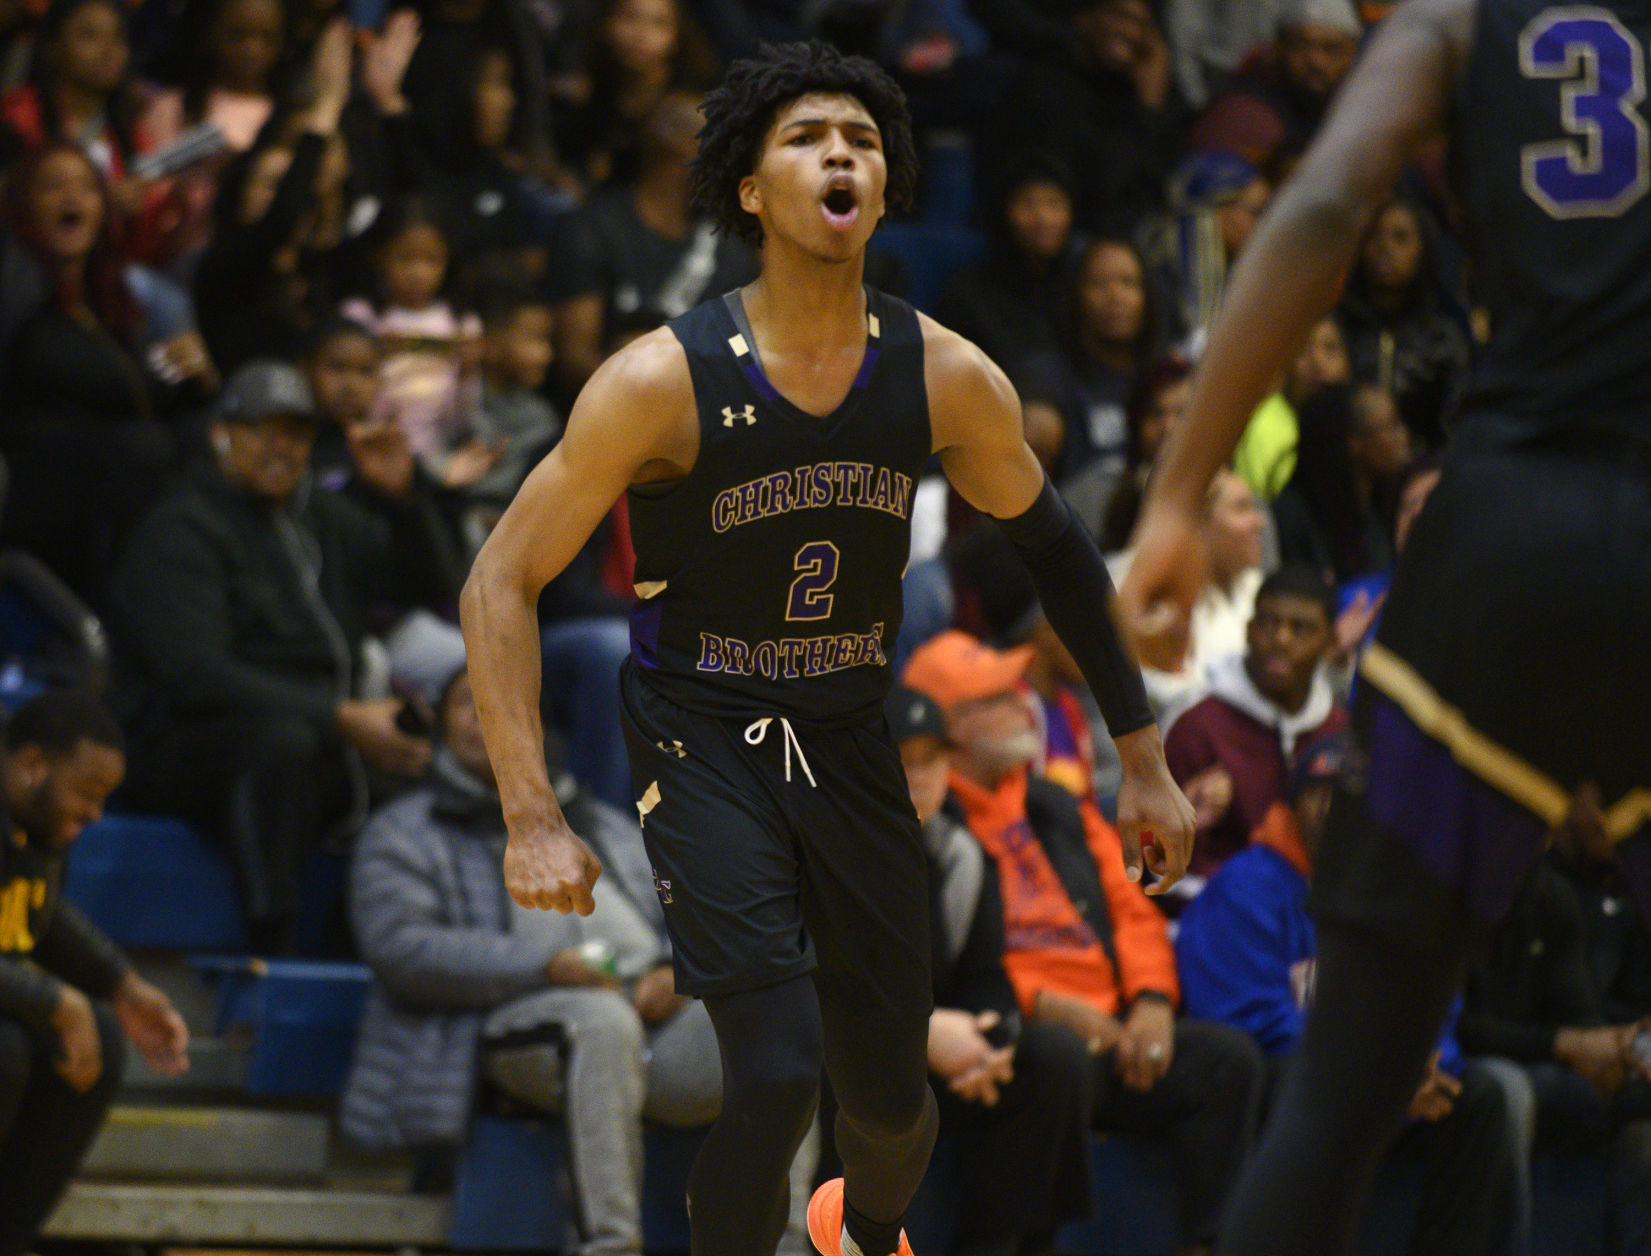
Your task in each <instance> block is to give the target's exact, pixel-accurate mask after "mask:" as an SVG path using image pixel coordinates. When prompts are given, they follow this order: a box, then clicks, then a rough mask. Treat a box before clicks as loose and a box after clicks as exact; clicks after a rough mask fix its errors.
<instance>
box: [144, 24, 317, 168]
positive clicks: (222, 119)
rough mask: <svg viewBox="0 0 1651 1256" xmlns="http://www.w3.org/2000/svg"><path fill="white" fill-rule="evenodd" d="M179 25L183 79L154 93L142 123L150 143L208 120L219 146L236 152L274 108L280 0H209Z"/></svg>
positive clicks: (282, 28)
mask: <svg viewBox="0 0 1651 1256" xmlns="http://www.w3.org/2000/svg"><path fill="white" fill-rule="evenodd" d="M194 16H196V17H197V18H198V19H199V20H200V25H198V26H196V27H194V28H193V29H190V28H188V27H184V28H181V31H180V33H181V34H182V36H183V38H184V39H185V40H187V41H188V42H189V45H190V55H189V56H188V57H187V59H185V60H184V63H183V66H182V69H183V72H184V73H183V85H182V86H181V87H178V88H172V89H168V90H166V91H163V92H160V93H157V94H156V95H155V97H154V98H153V99H152V100H151V102H150V104H149V108H148V110H147V111H146V112H145V114H144V128H145V130H146V131H147V132H148V134H149V136H150V138H151V139H152V141H153V142H154V143H156V144H157V145H162V144H167V143H169V142H171V141H172V140H175V139H176V138H177V137H178V136H179V135H181V134H182V133H183V132H184V131H185V130H186V129H188V128H189V127H192V126H198V125H200V124H201V123H203V122H209V123H211V124H212V125H213V126H215V127H216V128H217V129H218V132H219V134H220V135H221V136H222V137H223V143H224V147H225V148H226V149H227V150H228V151H229V152H232V153H244V152H246V151H247V150H248V149H250V148H251V147H252V145H253V142H254V141H255V140H256V139H257V138H258V132H260V131H261V130H263V129H264V124H265V123H266V122H268V121H269V119H270V115H271V114H272V113H273V112H274V109H275V96H276V88H277V83H276V70H277V68H278V67H279V66H280V64H281V56H282V52H283V50H284V49H285V47H286V37H287V15H286V9H285V6H283V5H282V4H281V3H280V0H217V3H215V4H214V5H213V6H212V9H211V11H210V12H202V13H199V14H196V15H194Z"/></svg>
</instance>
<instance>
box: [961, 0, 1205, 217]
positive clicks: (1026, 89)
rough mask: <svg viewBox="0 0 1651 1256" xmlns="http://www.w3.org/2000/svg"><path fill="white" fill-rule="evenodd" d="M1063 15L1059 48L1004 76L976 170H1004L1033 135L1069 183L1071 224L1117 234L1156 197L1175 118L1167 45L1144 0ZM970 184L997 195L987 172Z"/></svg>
mask: <svg viewBox="0 0 1651 1256" xmlns="http://www.w3.org/2000/svg"><path fill="white" fill-rule="evenodd" d="M1068 22H1069V25H1068V34H1067V36H1066V39H1065V41H1064V43H1063V45H1062V47H1061V48H1060V50H1059V51H1058V52H1056V53H1055V54H1054V55H1052V56H1050V57H1048V58H1047V59H1046V60H1042V61H1039V62H1037V63H1034V64H1030V65H1028V66H1027V67H1026V69H1025V71H1024V72H1023V73H1022V75H1021V76H1020V77H1019V78H1018V79H1017V80H1015V81H1014V84H1013V86H1012V87H1011V89H1010V91H1009V96H1008V100H1007V102H1006V107H1005V108H1004V109H1003V110H1002V111H1001V116H1000V117H999V118H998V119H997V121H996V125H995V127H994V128H993V130H992V131H991V132H990V133H989V134H988V137H987V142H986V144H985V146H984V153H983V155H984V157H985V160H984V161H983V162H981V163H980V165H979V167H978V168H979V169H980V170H982V171H984V172H991V171H993V170H998V171H1004V172H1007V171H1008V170H1010V169H1012V168H1013V166H1014V161H1013V157H1014V155H1015V154H1017V153H1020V152H1022V151H1024V149H1025V145H1026V137H1027V136H1029V135H1036V136H1037V137H1038V142H1039V146H1040V147H1041V148H1043V149H1044V150H1045V151H1047V152H1050V153H1054V154H1057V155H1058V156H1059V157H1060V158H1061V160H1062V161H1064V162H1065V163H1066V166H1067V168H1068V169H1069V170H1071V171H1072V172H1073V174H1074V176H1075V177H1076V179H1077V181H1078V192H1077V198H1076V213H1077V223H1078V226H1079V228H1080V229H1081V230H1083V231H1085V232H1089V233H1093V234H1097V235H1100V234H1106V235H1114V236H1118V237H1120V238H1124V239H1127V238H1129V237H1130V235H1131V234H1132V233H1133V232H1134V230H1135V228H1136V226H1137V225H1138V224H1139V223H1140V221H1141V219H1142V218H1143V217H1144V216H1145V215H1146V214H1147V213H1149V212H1150V211H1152V210H1154V209H1157V208H1159V207H1160V206H1161V205H1162V204H1163V200H1164V179H1165V176H1166V175H1168V173H1169V169H1170V163H1171V161H1172V159H1173V156H1174V153H1175V151H1176V139H1177V136H1178V133H1179V130H1180V127H1181V124H1182V122H1183V120H1184V117H1185V108H1184V106H1183V105H1182V103H1181V99H1180V97H1179V95H1178V94H1177V93H1176V90H1175V84H1174V82H1173V81H1172V79H1171V76H1170V54H1169V46H1168V45H1167V44H1166V43H1165V42H1164V36H1163V32H1162V31H1160V30H1159V29H1158V22H1157V19H1156V17H1154V15H1153V9H1152V6H1151V5H1150V4H1148V3H1147V0H1079V3H1076V4H1074V5H1073V6H1072V8H1071V10H1070V17H1069V19H1068ZM980 191H981V192H982V193H983V194H984V195H985V197H986V199H985V200H984V201H983V203H984V204H990V203H993V202H995V201H996V200H997V199H998V198H999V197H1001V195H1002V193H1001V191H1000V189H999V188H998V187H996V186H994V185H993V184H992V181H991V179H990V178H985V179H982V181H981V187H980Z"/></svg>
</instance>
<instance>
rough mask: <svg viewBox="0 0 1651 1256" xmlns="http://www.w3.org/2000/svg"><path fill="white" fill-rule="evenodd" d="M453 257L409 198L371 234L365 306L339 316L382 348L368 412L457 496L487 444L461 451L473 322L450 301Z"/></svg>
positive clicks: (483, 464) (427, 205)
mask: <svg viewBox="0 0 1651 1256" xmlns="http://www.w3.org/2000/svg"><path fill="white" fill-rule="evenodd" d="M451 260H452V251H451V249H450V248H449V247H448V242H447V228H446V226H445V224H444V223H443V222H442V221H441V219H440V217H439V216H438V214H437V211H436V207H435V205H434V204H433V203H431V202H430V201H428V200H426V199H424V198H421V197H407V198H404V199H402V200H400V201H398V202H397V203H396V204H395V205H393V206H392V207H390V208H389V209H388V210H387V211H386V212H385V214H384V215H383V216H382V217H381V218H380V219H379V221H378V222H377V223H376V224H374V229H373V236H372V272H373V284H374V289H375V290H374V293H373V296H372V297H371V299H367V298H359V297H358V298H354V299H352V300H349V301H346V302H345V303H344V305H343V307H342V309H341V310H340V313H342V314H343V315H344V316H345V317H346V318H353V319H355V320H356V321H357V322H360V323H362V324H364V325H366V326H367V327H370V328H372V330H373V331H374V332H375V333H376V334H377V336H378V338H379V340H380V341H382V342H383V344H384V362H383V365H382V366H381V367H380V388H379V394H378V400H377V402H376V403H375V404H376V405H377V407H378V408H379V410H380V411H381V412H382V413H384V414H386V415H388V416H391V417H393V418H394V419H395V421H396V422H397V423H398V424H400V426H401V430H402V431H403V432H405V433H406V434H407V442H408V444H409V445H411V446H412V449H413V453H414V454H415V455H416V456H417V457H418V458H419V460H420V461H421V462H423V463H424V465H425V467H426V468H427V469H428V470H429V471H430V472H431V474H433V475H435V476H436V477H437V478H438V479H440V480H441V482H442V483H443V484H445V485H446V486H447V487H448V488H451V489H458V490H463V489H466V488H468V487H469V486H470V485H472V484H474V483H475V482H476V481H477V480H478V479H480V478H481V477H482V476H483V475H485V474H487V472H488V471H489V470H491V469H492V467H493V465H494V462H495V458H494V456H493V453H492V451H490V450H489V449H488V447H487V446H486V444H485V443H482V442H479V441H477V440H474V439H472V440H470V441H468V442H464V443H460V442H459V440H458V437H459V436H460V435H461V434H463V433H465V432H466V431H468V430H469V429H470V427H471V417H470V416H471V412H472V411H473V410H474V408H475V403H476V396H475V394H476V389H477V383H478V381H477V380H476V378H475V366H476V362H477V358H478V356H479V350H480V347H481V330H482V328H481V321H480V320H479V319H478V318H477V317H476V316H475V315H474V314H473V313H471V312H469V311H467V310H466V311H461V310H458V309H455V307H454V305H453V303H452V302H451V301H450V300H449V299H448V292H449V285H448V271H449V263H450V262H451Z"/></svg>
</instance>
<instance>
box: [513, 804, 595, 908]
mask: <svg viewBox="0 0 1651 1256" xmlns="http://www.w3.org/2000/svg"><path fill="white" fill-rule="evenodd" d="M601 875H602V861H601V860H600V859H598V858H597V857H596V856H595V855H593V854H592V853H591V849H590V847H589V846H586V845H585V844H584V842H582V841H580V840H579V838H578V836H577V835H576V834H575V833H574V832H573V830H572V829H570V828H568V827H567V826H566V825H565V824H563V825H559V826H557V827H556V828H554V829H535V830H528V831H526V832H523V833H514V832H513V833H511V835H510V841H509V842H508V843H507V844H506V846H505V849H504V884H505V889H507V890H508V891H509V892H510V897H511V898H513V899H515V900H516V902H518V903H519V904H521V905H522V906H523V907H541V908H545V909H548V910H550V911H559V912H570V911H574V912H578V913H579V914H580V915H581V916H588V915H590V914H591V911H592V910H593V909H594V908H595V906H596V904H595V902H594V901H593V900H592V898H591V887H592V886H594V885H595V884H596V878H597V877H599V876H601Z"/></svg>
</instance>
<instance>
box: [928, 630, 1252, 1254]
mask: <svg viewBox="0 0 1651 1256" xmlns="http://www.w3.org/2000/svg"><path fill="white" fill-rule="evenodd" d="M1032 656H1033V651H1032V650H1031V649H1030V648H1027V647H1023V648H1021V649H1016V650H1009V651H998V650H994V649H992V648H991V647H989V646H987V645H985V644H984V643H982V642H980V641H978V640H976V639H975V638H974V637H971V636H969V635H968V634H966V633H962V632H956V631H952V632H945V633H942V634H940V636H938V637H936V638H934V639H933V640H931V641H929V642H928V643H927V644H925V645H923V646H921V647H920V648H919V649H917V650H916V651H915V652H914V653H913V654H912V657H911V659H910V661H909V662H908V663H907V665H906V671H905V675H904V677H903V679H904V682H905V683H906V685H908V686H909V687H911V688H912V689H915V690H917V691H919V692H921V693H925V694H927V695H928V696H929V697H931V698H933V699H934V701H935V702H936V703H937V704H938V705H939V707H940V708H941V710H942V711H943V712H944V715H945V726H946V733H947V736H948V737H949V739H950V740H951V742H952V749H951V752H950V760H951V773H950V778H949V779H950V788H951V792H952V796H953V797H954V798H955V799H956V800H957V803H958V805H959V806H960V808H961V810H962V812H963V815H964V817H965V819H966V820H967V823H968V826H969V829H970V831H971V832H972V833H973V834H974V836H975V838H976V840H977V841H978V842H979V843H980V845H981V847H982V848H983V849H984V850H985V852H986V854H987V855H988V856H990V862H991V863H992V864H993V865H994V866H995V868H996V871H997V875H998V881H999V883H1000V885H1001V889H1002V895H1003V916H1004V967H1005V969H1006V971H1007V973H1008V976H1009V980H1010V982H1011V984H1012V985H1013V987H1014V991H1015V997H1016V1001H1017V1005H1018V1007H1019V1009H1020V1012H1021V1014H1022V1016H1023V1017H1024V1018H1025V1020H1026V1022H1027V1023H1028V1024H1029V1025H1059V1026H1063V1027H1065V1028H1067V1029H1069V1030H1071V1031H1072V1032H1074V1033H1076V1034H1077V1035H1078V1037H1079V1038H1080V1039H1082V1040H1083V1041H1084V1042H1085V1043H1086V1044H1087V1045H1088V1048H1089V1051H1090V1054H1091V1055H1092V1056H1093V1057H1094V1060H1095V1063H1094V1067H1093V1068H1092V1071H1091V1073H1092V1084H1093V1087H1094V1094H1093V1101H1092V1108H1091V1123H1092V1125H1093V1127H1094V1128H1096V1129H1099V1130H1108V1131H1113V1130H1128V1131H1132V1132H1154V1133H1167V1134H1169V1135H1170V1136H1171V1137H1172V1138H1173V1139H1174V1140H1175V1143H1176V1149H1177V1155H1176V1157H1175V1160H1176V1167H1177V1178H1178V1183H1177V1184H1178V1186H1179V1191H1180V1201H1181V1218H1180V1219H1181V1235H1182V1241H1183V1243H1184V1244H1185V1245H1186V1247H1187V1249H1188V1250H1192V1251H1197V1250H1200V1248H1201V1245H1208V1244H1210V1243H1212V1242H1213V1240H1214V1238H1215V1231H1216V1223H1217V1221H1218V1219H1219V1217H1220V1214H1221V1208H1222V1205H1223V1203H1224V1202H1225V1200H1226V1197H1227V1193H1228V1191H1229V1190H1230V1188H1231V1186H1232V1184H1233V1182H1234V1180H1235V1178H1236V1176H1237V1172H1238V1168H1239V1165H1240V1163H1241V1162H1242V1160H1243V1157H1244V1153H1245V1151H1246V1150H1247V1149H1248V1147H1249V1143H1250V1140H1251V1137H1252V1135H1253V1133H1254V1130H1255V1121H1256V1115H1257V1111H1258V1108H1259V1106H1260V1099H1261V1091H1262V1082H1263V1076H1264V1072H1263V1064H1262V1060H1261V1056H1260V1052H1259V1051H1258V1050H1257V1049H1256V1047H1255V1044H1254V1043H1253V1042H1251V1041H1250V1040H1249V1038H1248V1037H1247V1036H1246V1035H1244V1034H1241V1033H1238V1032H1236V1031H1234V1030H1231V1029H1228V1028H1226V1027H1225V1026H1220V1025H1211V1024H1205V1023H1202V1022H1197V1021H1177V1020H1176V1018H1175V1004H1176V1002H1177V1000H1178V999H1179V997H1180V989H1179V985H1178V983H1177V981H1176V974H1175V955H1174V951H1173V949H1172V947H1171V946H1170V941H1169V937H1168V934H1167V931H1166V929H1165V925H1164V919H1163V917H1162V916H1161V915H1160V914H1159V913H1158V911H1157V909H1156V908H1155V907H1154V906H1153V905H1152V903H1151V902H1149V901H1148V899H1147V897H1146V895H1145V893H1144V892H1143V891H1142V889H1141V887H1140V886H1139V885H1137V884H1135V883H1132V882H1131V881H1129V880H1128V878H1127V877H1126V875H1125V872H1124V858H1123V848H1122V844H1121V841H1120V839H1119V836H1118V832H1117V830H1116V829H1114V828H1113V827H1112V826H1111V825H1109V824H1107V822H1106V821H1105V820H1104V819H1103V818H1102V816H1101V814H1100V812H1099V811H1098V810H1097V809H1096V808H1095V807H1094V805H1093V804H1091V803H1088V802H1084V801H1081V800H1079V799H1076V798H1074V797H1073V796H1072V795H1071V794H1070V793H1068V792H1067V791H1066V790H1064V789H1062V788H1061V787H1060V786H1059V785H1055V784H1053V783H1051V782H1048V781H1044V780H1040V779H1038V778H1037V777H1035V776H1034V775H1033V774H1032V773H1031V771H1030V770H1029V765H1030V764H1031V762H1032V760H1033V759H1034V757H1035V756H1036V755H1037V753H1038V749H1039V744H1040V741H1039V737H1038V734H1037V731H1036V728H1035V727H1034V723H1033V715H1032V711H1031V708H1030V706H1029V705H1028V701H1027V696H1026V694H1025V692H1024V691H1023V689H1022V686H1021V678H1022V676H1023V675H1024V673H1025V671H1026V668H1027V666H1028V665H1029V664H1030V663H1031V660H1032Z"/></svg>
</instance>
